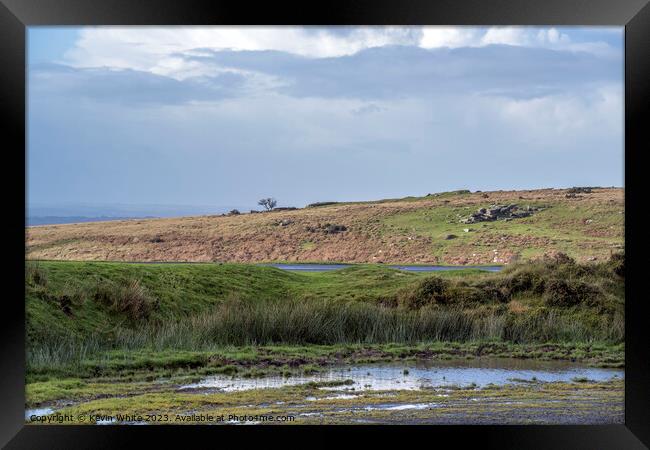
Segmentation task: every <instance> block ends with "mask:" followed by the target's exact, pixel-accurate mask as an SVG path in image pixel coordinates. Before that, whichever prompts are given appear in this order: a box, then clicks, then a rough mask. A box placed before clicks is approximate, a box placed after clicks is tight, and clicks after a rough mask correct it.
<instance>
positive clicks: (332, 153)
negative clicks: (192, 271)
mask: <svg viewBox="0 0 650 450" xmlns="http://www.w3.org/2000/svg"><path fill="white" fill-rule="evenodd" d="M623 67H624V66H623V28H604V27H572V28H568V27H482V28H477V27H243V26H241V27H219V26H215V27H29V28H28V63H27V79H28V96H27V106H28V148H27V192H28V197H27V200H28V207H30V208H36V207H39V208H41V209H47V208H50V210H51V211H55V209H56V208H57V207H61V206H62V205H67V206H66V207H67V208H68V211H69V212H70V214H75V213H77V214H78V213H79V211H80V209H79V208H81V206H82V205H85V207H86V208H88V207H94V208H95V209H98V208H99V209H100V210H101V208H102V207H100V206H98V205H109V206H106V207H105V209H106V210H107V211H108V210H109V209H110V205H113V207H114V206H115V205H130V206H129V207H130V208H131V209H132V210H134V209H133V208H134V205H149V206H148V208H149V209H147V211H148V213H147V214H148V215H149V214H151V215H155V210H156V207H155V206H154V207H151V205H180V206H179V208H180V207H183V208H186V207H188V206H193V205H194V206H196V205H202V206H201V208H204V209H207V210H209V209H210V208H212V207H226V206H228V207H231V206H233V205H235V206H237V207H242V208H243V207H255V205H256V203H257V200H258V199H260V198H262V197H269V196H271V197H275V198H276V199H277V200H278V205H279V206H304V205H305V204H307V203H311V202H317V201H343V200H372V199H381V198H396V197H403V196H409V195H426V194H427V193H433V192H442V191H448V190H455V189H471V190H484V191H485V190H499V189H504V190H508V189H532V188H542V187H570V186H623V148H624V147H623V144H624V142H623V124H624V121H623V112H624V108H623V74H624V72H623ZM89 205H90V206H89ZM75 208H76V210H75ZM197 208H198V206H197ZM135 209H137V208H135ZM113 210H114V208H113ZM185 210H187V208H186V209H185ZM152 211H153V214H152ZM116 214H119V213H116Z"/></svg>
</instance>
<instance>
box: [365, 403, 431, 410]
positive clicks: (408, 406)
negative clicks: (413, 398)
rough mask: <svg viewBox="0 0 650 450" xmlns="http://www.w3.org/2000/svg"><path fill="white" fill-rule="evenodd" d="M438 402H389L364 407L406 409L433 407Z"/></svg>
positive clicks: (367, 408) (366, 408)
mask: <svg viewBox="0 0 650 450" xmlns="http://www.w3.org/2000/svg"><path fill="white" fill-rule="evenodd" d="M438 406H440V405H438V404H437V403H407V404H402V403H388V404H383V405H372V406H366V407H364V408H363V409H364V410H366V411H405V410H408V409H431V408H437V407H438Z"/></svg>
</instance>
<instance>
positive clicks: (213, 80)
mask: <svg viewBox="0 0 650 450" xmlns="http://www.w3.org/2000/svg"><path fill="white" fill-rule="evenodd" d="M29 76H30V82H29V87H30V94H33V95H37V96H44V95H58V96H64V97H70V96H73V97H82V98H90V99H93V100H100V101H110V102H119V103H124V104H142V103H145V104H147V103H154V104H179V103H185V102H188V101H192V100H220V99H223V98H229V97H233V96H235V95H237V92H238V90H239V89H240V88H242V87H243V86H244V84H245V77H244V76H243V75H240V74H236V73H232V72H224V73H220V74H218V75H215V76H211V77H195V78H189V79H186V80H183V81H178V80H175V79H173V78H169V77H165V76H160V75H155V74H152V73H149V72H142V71H136V70H130V69H127V70H111V69H106V68H101V69H78V68H73V67H68V66H62V65H56V64H47V65H38V66H34V67H32V68H30V70H29Z"/></svg>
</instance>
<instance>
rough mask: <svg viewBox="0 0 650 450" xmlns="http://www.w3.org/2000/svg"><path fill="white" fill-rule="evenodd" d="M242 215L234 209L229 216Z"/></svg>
mask: <svg viewBox="0 0 650 450" xmlns="http://www.w3.org/2000/svg"><path fill="white" fill-rule="evenodd" d="M240 214H241V213H240V212H239V210H238V209H233V210H231V211H230V212H229V213H228V215H229V216H238V215H240Z"/></svg>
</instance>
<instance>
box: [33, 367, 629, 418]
mask: <svg viewBox="0 0 650 450" xmlns="http://www.w3.org/2000/svg"><path fill="white" fill-rule="evenodd" d="M624 376H625V373H624V371H623V370H622V369H609V368H593V367H586V366H584V365H581V364H578V363H571V362H565V361H536V360H524V359H513V358H494V357H490V358H488V357H483V358H475V359H463V360H420V361H402V362H391V363H375V364H350V365H343V366H336V367H326V368H323V369H322V370H321V371H318V372H315V373H301V372H295V374H294V375H293V376H280V375H272V376H266V377H262V378H247V377H244V376H237V375H235V376H227V375H215V376H207V377H205V378H203V379H201V380H200V381H198V382H195V383H191V384H182V385H181V384H176V383H173V382H172V383H169V384H165V383H167V381H165V380H162V381H163V383H162V384H159V385H158V386H157V387H155V388H154V389H153V390H152V391H151V393H146V392H145V393H142V392H140V393H133V394H126V395H125V394H124V393H122V392H120V393H118V394H114V395H113V396H111V397H112V399H111V401H110V402H106V399H105V398H103V397H98V398H95V399H86V400H81V401H69V400H66V399H61V402H59V403H58V405H57V404H55V405H51V406H50V407H43V406H41V407H40V408H38V409H36V408H35V409H28V410H26V413H25V419H26V422H28V423H43V422H42V421H40V422H39V421H38V420H34V419H31V417H32V416H36V418H37V419H38V418H39V417H40V418H41V419H42V418H43V417H46V416H50V415H52V414H54V413H57V414H71V416H72V417H78V414H79V413H80V412H85V413H89V412H92V413H93V414H96V415H97V416H96V418H95V419H93V420H92V422H94V423H96V424H98V425H146V424H154V423H158V420H159V419H156V420H153V421H148V420H146V419H145V420H140V419H138V420H135V421H134V420H132V419H128V418H125V419H119V418H118V417H117V414H124V413H126V414H131V413H133V409H134V408H135V409H136V411H140V413H144V414H147V413H154V414H164V415H165V416H167V415H169V417H171V418H172V420H173V417H174V416H175V415H177V414H181V415H185V416H188V415H192V416H194V415H195V414H198V415H201V414H211V415H213V416H214V417H221V418H222V420H220V421H218V422H215V421H213V422H209V423H212V424H241V425H244V424H248V425H252V424H259V423H261V422H260V419H259V417H268V416H274V415H275V416H282V417H289V416H290V417H292V418H293V420H294V421H295V423H303V424H325V423H338V424H348V423H377V424H530V423H537V424H614V423H623V420H624V391H623V388H624ZM134 397H136V398H137V400H135V399H134ZM75 408H76V409H75ZM233 414H234V416H232V415H233ZM241 417H244V419H241ZM171 423H174V422H173V421H172V422H171ZM180 423H188V422H186V421H181V422H180ZM196 423H206V422H203V421H199V420H197V421H196Z"/></svg>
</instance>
